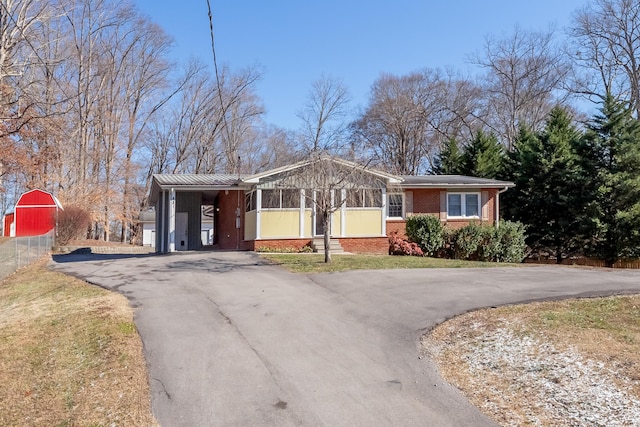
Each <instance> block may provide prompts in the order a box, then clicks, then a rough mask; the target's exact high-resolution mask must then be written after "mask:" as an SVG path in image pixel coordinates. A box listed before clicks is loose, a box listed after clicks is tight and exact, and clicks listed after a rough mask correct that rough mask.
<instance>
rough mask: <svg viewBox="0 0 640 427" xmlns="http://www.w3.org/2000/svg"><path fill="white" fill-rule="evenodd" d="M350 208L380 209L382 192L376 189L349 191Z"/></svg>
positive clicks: (348, 201) (348, 204) (348, 205)
mask: <svg viewBox="0 0 640 427" xmlns="http://www.w3.org/2000/svg"><path fill="white" fill-rule="evenodd" d="M347 207H348V208H379V207H382V190H380V189H376V188H364V189H358V190H354V189H349V190H347Z"/></svg>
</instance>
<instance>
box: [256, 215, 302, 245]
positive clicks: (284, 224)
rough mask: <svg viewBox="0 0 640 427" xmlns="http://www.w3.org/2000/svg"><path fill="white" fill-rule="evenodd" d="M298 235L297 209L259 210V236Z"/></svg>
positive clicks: (289, 236)
mask: <svg viewBox="0 0 640 427" xmlns="http://www.w3.org/2000/svg"><path fill="white" fill-rule="evenodd" d="M274 237H288V238H295V237H300V211H299V210H291V211H285V210H272V211H269V210H263V211H262V212H260V238H261V239H267V238H274Z"/></svg>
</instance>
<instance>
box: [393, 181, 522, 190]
mask: <svg viewBox="0 0 640 427" xmlns="http://www.w3.org/2000/svg"><path fill="white" fill-rule="evenodd" d="M515 186H516V185H515V184H514V183H512V182H503V183H494V184H488V183H487V184H449V183H447V184H435V183H423V184H409V183H401V184H400V187H402V188H404V189H411V188H472V189H478V188H513V187H515Z"/></svg>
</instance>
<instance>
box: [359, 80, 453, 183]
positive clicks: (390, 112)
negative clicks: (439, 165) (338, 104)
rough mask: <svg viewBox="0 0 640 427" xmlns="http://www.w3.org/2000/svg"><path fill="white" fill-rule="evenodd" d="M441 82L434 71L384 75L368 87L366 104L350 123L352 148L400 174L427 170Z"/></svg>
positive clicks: (438, 108)
mask: <svg viewBox="0 0 640 427" xmlns="http://www.w3.org/2000/svg"><path fill="white" fill-rule="evenodd" d="M441 84H442V81H441V79H440V77H439V75H438V73H437V72H431V71H425V72H414V73H411V74H409V75H406V76H402V77H396V76H393V75H389V74H384V75H382V76H381V77H380V78H378V80H376V81H375V83H374V84H373V86H372V88H371V95H370V99H369V104H368V106H367V107H366V109H365V111H364V112H363V113H362V114H361V116H360V118H359V119H357V120H356V121H355V122H354V123H353V124H352V144H353V150H354V151H359V152H367V153H370V154H368V155H367V157H372V158H373V159H374V163H375V164H376V165H377V166H378V167H381V168H383V169H385V170H388V171H390V172H392V173H396V174H399V175H415V174H417V173H419V172H420V171H423V170H425V169H427V167H428V166H427V163H426V158H427V152H428V151H429V150H430V149H431V147H430V146H429V145H430V139H429V136H430V133H431V132H432V131H433V127H432V126H431V125H430V121H433V120H435V117H434V116H435V114H434V112H435V111H439V110H441V109H443V108H445V106H444V105H443V104H442V103H441V102H438V101H440V100H441V98H440V94H441V92H442V91H441V89H440V88H439V86H440V85H441Z"/></svg>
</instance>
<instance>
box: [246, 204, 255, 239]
mask: <svg viewBox="0 0 640 427" xmlns="http://www.w3.org/2000/svg"><path fill="white" fill-rule="evenodd" d="M255 238H256V211H251V212H247V213H245V214H244V240H255Z"/></svg>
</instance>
